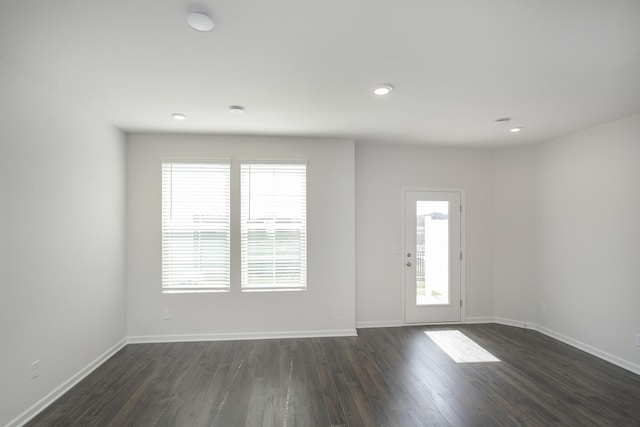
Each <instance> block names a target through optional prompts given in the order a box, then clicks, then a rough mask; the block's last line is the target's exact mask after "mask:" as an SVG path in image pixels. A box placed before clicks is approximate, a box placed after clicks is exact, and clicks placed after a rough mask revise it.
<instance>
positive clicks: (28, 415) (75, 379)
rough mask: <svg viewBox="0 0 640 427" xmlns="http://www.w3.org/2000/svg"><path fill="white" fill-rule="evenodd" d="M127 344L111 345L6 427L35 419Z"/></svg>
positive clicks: (125, 342)
mask: <svg viewBox="0 0 640 427" xmlns="http://www.w3.org/2000/svg"><path fill="white" fill-rule="evenodd" d="M125 345H127V340H126V338H125V339H122V340H121V341H120V342H118V343H117V344H116V345H114V346H113V347H111V348H110V349H109V350H107V351H105V352H104V353H102V354H101V355H100V356H98V358H97V359H95V360H94V361H93V362H91V363H89V364H88V365H87V366H85V367H84V368H83V369H81V370H80V371H78V373H76V374H75V375H73V376H72V377H71V378H69V379H68V380H66V381H65V382H63V383H62V384H60V385H59V386H58V387H56V388H55V389H54V390H53V391H51V392H50V393H49V394H47V395H46V396H45V397H43V398H42V399H40V400H39V401H37V402H36V403H34V404H33V405H32V406H31V407H30V408H29V409H27V410H26V411H24V412H23V413H22V414H20V415H18V416H17V417H16V418H14V419H13V420H11V421H9V423H8V424H7V425H6V426H5V427H14V426H15V427H18V426H22V425H24V424H26V423H27V422H28V421H30V420H31V419H33V418H34V417H35V416H36V415H38V414H39V413H40V412H42V411H43V410H44V409H45V408H47V406H49V405H51V404H52V403H53V402H54V401H56V400H57V399H58V398H59V397H61V396H62V395H63V394H65V393H66V392H67V391H69V390H70V389H71V388H72V387H73V386H75V385H76V384H78V383H79V382H80V381H82V380H83V379H84V378H85V377H86V376H87V375H89V374H90V373H91V372H93V371H94V370H96V368H98V367H99V366H100V365H102V364H103V363H104V362H106V361H107V360H108V359H109V358H110V357H111V356H113V355H114V354H116V353H117V352H118V351H120V350H121V349H122V348H123V347H124V346H125Z"/></svg>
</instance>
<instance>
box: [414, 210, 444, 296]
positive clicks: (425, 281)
mask: <svg viewBox="0 0 640 427" xmlns="http://www.w3.org/2000/svg"><path fill="white" fill-rule="evenodd" d="M416 304H417V305H437V304H449V202H447V201H424V200H418V201H416Z"/></svg>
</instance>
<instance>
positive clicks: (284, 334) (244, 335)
mask: <svg viewBox="0 0 640 427" xmlns="http://www.w3.org/2000/svg"><path fill="white" fill-rule="evenodd" d="M355 336H358V332H357V331H356V330H355V329H326V330H319V331H281V332H235V333H217V334H182V335H143V336H131V337H128V338H127V343H129V344H143V343H164V342H192V341H238V340H266V339H279V338H321V337H355Z"/></svg>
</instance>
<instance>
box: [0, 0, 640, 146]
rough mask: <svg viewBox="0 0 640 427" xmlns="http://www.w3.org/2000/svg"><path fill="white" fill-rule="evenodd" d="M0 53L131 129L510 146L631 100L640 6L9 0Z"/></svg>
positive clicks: (576, 126) (1, 12) (587, 1)
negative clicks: (204, 16) (197, 16)
mask: <svg viewBox="0 0 640 427" xmlns="http://www.w3.org/2000/svg"><path fill="white" fill-rule="evenodd" d="M190 11H199V12H207V13H209V14H210V15H211V16H212V17H213V18H214V20H215V22H216V28H215V29H214V30H213V31H211V32H207V33H201V32H196V31H194V30H193V29H191V28H189V27H188V26H187V24H186V15H187V13H188V12H190ZM0 60H1V61H2V62H5V63H6V64H8V65H9V66H11V67H12V68H15V69H17V70H18V71H20V72H22V73H25V74H28V75H30V76H31V77H32V78H34V79H36V80H39V81H40V82H42V83H44V84H46V85H47V86H48V87H50V88H52V89H53V90H56V91H58V92H60V93H63V94H64V95H65V96H67V97H69V98H71V99H73V100H74V101H76V102H79V103H82V105H84V106H86V108H91V109H94V110H96V111H97V112H98V113H99V114H100V115H101V116H103V117H104V118H105V119H106V120H108V121H109V122H111V123H113V124H114V125H115V126H117V127H119V128H121V129H123V130H125V131H159V132H166V131H169V132H210V133H238V134H262V135H272V134H275V135H310V136H330V137H349V138H356V139H358V140H374V141H386V142H409V143H423V144H436V145H466V146H500V145H514V144H522V143H529V142H536V141H544V140H548V139H551V138H554V137H557V136H561V135H565V134H567V133H571V132H574V131H577V130H580V129H584V128H587V127H590V126H593V125H597V124H600V123H603V122H606V121H610V120H613V119H617V118H620V117H624V116H628V115H631V114H636V113H640V1H639V0H482V1H479V0H315V1H310V0H309V1H307V0H269V1H266V0H216V1H209V0H203V1H201V2H199V3H190V2H187V1H181V0H161V1H159V0H103V1H98V0H55V1H52V0H1V2H0ZM376 83H391V84H393V85H394V86H395V90H394V92H393V93H392V94H391V95H389V96H388V97H384V98H381V97H376V96H375V95H373V94H372V93H371V91H370V89H371V86H373V85H374V84H376ZM235 104H237V105H242V106H244V107H245V109H246V113H245V114H244V115H240V116H237V115H231V114H229V112H228V107H229V106H230V105H235ZM173 112H181V113H184V114H186V115H187V120H184V121H181V122H179V121H176V120H174V119H173V118H171V116H170V114H171V113H173ZM505 116H508V117H513V120H512V124H513V125H517V126H523V127H524V128H525V129H524V131H523V132H521V133H520V134H510V133H509V132H508V129H507V128H508V126H502V125H494V124H493V121H494V120H495V119H497V118H500V117H505Z"/></svg>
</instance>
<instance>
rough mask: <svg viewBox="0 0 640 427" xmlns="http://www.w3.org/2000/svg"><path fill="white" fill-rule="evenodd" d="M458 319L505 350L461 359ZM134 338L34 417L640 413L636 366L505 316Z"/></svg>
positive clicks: (577, 420) (292, 420)
mask: <svg viewBox="0 0 640 427" xmlns="http://www.w3.org/2000/svg"><path fill="white" fill-rule="evenodd" d="M439 329H458V330H460V331H462V332H463V333H464V334H465V335H467V336H468V337H469V338H471V339H473V340H474V341H475V342H477V343H478V344H480V345H481V346H482V347H484V348H485V349H487V350H488V351H490V352H491V353H492V354H493V355H495V356H496V357H498V358H499V359H500V360H501V361H500V362H495V363H468V364H457V363H455V362H453V361H452V360H451V359H450V358H449V356H447V355H446V354H445V353H444V352H443V351H442V350H440V348H439V347H438V346H437V345H436V344H435V343H434V342H433V341H432V340H431V339H430V338H429V337H427V336H426V335H425V334H424V331H425V330H439ZM358 333H359V336H358V337H348V338H309V339H288V340H258V341H226V342H198V343H172V344H136V345H128V346H126V347H125V348H124V349H122V350H121V351H120V352H118V353H117V354H116V355H115V356H113V357H112V358H111V359H110V360H108V361H107V362H106V363H105V364H103V365H102V366H101V367H100V368H98V369H97V370H96V371H94V372H93V373H92V374H91V375H89V376H88V377H87V378H85V379H84V380H83V381H82V382H81V383H79V384H78V385H77V386H76V387H74V388H73V389H72V390H70V391H69V392H68V393H67V394H65V395H64V396H62V397H61V398H60V399H59V400H58V401H56V402H55V403H54V404H53V405H51V406H50V407H49V408H47V409H46V410H45V411H43V412H42V413H41V414H40V415H39V416H37V417H36V418H35V419H34V420H32V422H31V423H29V424H28V425H30V426H65V425H97V426H126V425H131V426H180V427H182V426H224V427H227V426H233V427H235V426H285V427H286V426H502V425H505V426H515V425H528V426H551V425H567V426H640V376H638V375H635V374H633V373H630V372H628V371H625V370H624V369H621V368H618V367H616V366H613V365H611V364H609V363H607V362H604V361H602V360H600V359H597V358H595V357H593V356H590V355H588V354H586V353H584V352H582V351H580V350H577V349H575V348H572V347H570V346H567V345H565V344H562V343H560V342H558V341H555V340H553V339H551V338H549V337H546V336H544V335H542V334H540V333H537V332H534V331H528V330H523V329H518V328H512V327H508V326H501V325H493V324H491V325H455V326H448V327H405V328H384V329H361V330H359V331H358Z"/></svg>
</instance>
